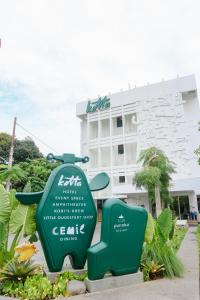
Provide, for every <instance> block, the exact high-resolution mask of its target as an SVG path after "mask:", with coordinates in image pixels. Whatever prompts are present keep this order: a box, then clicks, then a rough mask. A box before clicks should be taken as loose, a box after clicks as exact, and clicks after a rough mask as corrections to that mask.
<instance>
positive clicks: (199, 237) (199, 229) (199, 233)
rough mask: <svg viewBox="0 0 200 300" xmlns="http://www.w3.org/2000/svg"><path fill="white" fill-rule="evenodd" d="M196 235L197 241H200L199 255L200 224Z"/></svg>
mask: <svg viewBox="0 0 200 300" xmlns="http://www.w3.org/2000/svg"><path fill="white" fill-rule="evenodd" d="M196 237H197V242H198V246H199V255H200V225H198V227H197V231H196Z"/></svg>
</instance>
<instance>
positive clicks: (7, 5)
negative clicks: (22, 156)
mask: <svg viewBox="0 0 200 300" xmlns="http://www.w3.org/2000/svg"><path fill="white" fill-rule="evenodd" d="M199 12H200V1H199V0H176V1H175V0H168V1H163V0H151V1H149V0H137V1H136V0H98V1H97V0H73V1H72V0H71V1H69V0H0V39H1V48H0V132H7V133H11V132H12V126H13V119H14V117H15V116H16V117H17V121H18V123H19V124H21V125H22V126H23V127H24V128H26V129H27V130H28V131H30V132H31V133H32V134H34V135H35V136H36V137H38V138H39V139H40V140H42V141H44V142H45V143H46V144H48V145H49V146H50V147H51V148H53V149H54V150H55V151H56V152H57V153H60V154H62V153H64V152H69V153H76V154H77V155H79V152H80V120H79V119H78V118H77V117H76V103H78V102H80V101H85V100H88V98H90V99H94V98H97V97H98V96H104V95H107V94H108V93H109V92H111V93H113V92H117V91H120V90H121V89H123V90H126V89H128V84H130V85H131V87H135V86H143V85H146V84H147V83H150V84H151V83H154V82H158V81H161V80H163V79H165V80H167V79H173V78H176V77H177V75H179V76H184V75H189V74H195V75H196V80H197V86H199V84H200V18H199ZM27 135H29V134H28V133H27V132H25V131H24V130H23V129H22V128H21V127H19V126H17V128H16V137H17V138H19V139H23V138H25V137H26V136H27ZM34 140H35V142H36V144H37V145H38V147H39V148H40V150H41V151H42V152H43V154H47V153H49V152H53V151H52V149H50V148H48V147H47V146H45V145H44V144H42V143H40V141H38V140H36V139H34ZM55 151H54V152H55Z"/></svg>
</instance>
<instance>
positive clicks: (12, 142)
mask: <svg viewBox="0 0 200 300" xmlns="http://www.w3.org/2000/svg"><path fill="white" fill-rule="evenodd" d="M16 123H17V118H16V117H15V118H14V123H13V131H12V139H11V145H10V153H9V160H8V169H11V168H12V164H13V153H14V141H15V128H16ZM6 191H7V192H9V191H10V180H9V181H7V182H6Z"/></svg>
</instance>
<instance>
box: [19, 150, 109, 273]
mask: <svg viewBox="0 0 200 300" xmlns="http://www.w3.org/2000/svg"><path fill="white" fill-rule="evenodd" d="M48 159H50V160H52V159H53V160H58V161H61V162H62V163H63V164H62V165H60V166H59V167H57V168H55V169H54V170H53V172H52V173H51V175H50V177H49V179H48V181H47V184H46V186H45V189H44V191H41V192H38V193H17V194H16V197H17V198H18V199H19V200H20V201H21V202H22V203H23V204H32V203H38V207H37V212H36V223H37V231H38V233H39V236H40V240H41V243H42V246H43V250H44V254H45V258H46V261H47V265H48V268H49V270H50V271H51V272H57V271H60V270H61V269H62V266H63V262H64V259H65V256H66V255H69V257H70V260H71V264H72V267H73V268H75V269H81V268H83V267H84V265H85V262H86V257H87V249H88V248H89V247H90V244H91V241H92V237H93V233H94V230H95V225H96V217H97V213H96V207H95V204H94V201H93V198H92V194H91V191H97V190H101V189H104V188H105V187H107V186H108V184H109V177H108V175H107V174H106V173H100V174H98V175H96V176H95V177H94V178H93V180H92V181H91V182H90V184H88V182H87V179H86V176H85V174H84V173H83V171H82V170H81V169H80V168H79V167H78V166H75V165H74V164H75V163H76V162H83V163H86V162H88V161H89V158H88V157H83V158H81V157H75V155H74V154H68V153H65V154H63V155H62V156H54V155H53V154H49V155H48Z"/></svg>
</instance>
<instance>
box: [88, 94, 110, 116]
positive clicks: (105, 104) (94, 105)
mask: <svg viewBox="0 0 200 300" xmlns="http://www.w3.org/2000/svg"><path fill="white" fill-rule="evenodd" d="M108 108H110V98H108V97H107V96H105V97H103V98H101V97H99V99H98V100H97V101H94V102H91V101H88V104H87V108H86V113H87V114H88V113H93V112H97V111H98V110H105V109H108Z"/></svg>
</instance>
